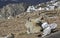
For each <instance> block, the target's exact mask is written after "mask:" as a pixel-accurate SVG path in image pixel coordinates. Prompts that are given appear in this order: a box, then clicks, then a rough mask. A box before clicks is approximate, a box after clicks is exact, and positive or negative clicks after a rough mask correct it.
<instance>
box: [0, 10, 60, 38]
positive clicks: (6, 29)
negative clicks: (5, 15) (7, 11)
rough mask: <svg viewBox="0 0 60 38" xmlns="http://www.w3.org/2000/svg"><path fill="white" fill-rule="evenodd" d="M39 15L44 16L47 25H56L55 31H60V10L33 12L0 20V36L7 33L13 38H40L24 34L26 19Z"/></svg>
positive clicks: (36, 35) (35, 35)
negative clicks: (11, 34)
mask: <svg viewBox="0 0 60 38" xmlns="http://www.w3.org/2000/svg"><path fill="white" fill-rule="evenodd" d="M41 15H46V16H47V18H45V19H46V20H45V19H44V20H45V21H48V22H49V23H53V22H55V23H56V24H58V27H57V28H56V31H59V30H60V10H52V11H34V12H30V13H27V12H23V13H21V14H19V15H16V17H15V18H13V19H1V20H0V36H5V35H8V34H9V33H13V34H14V37H15V38H40V37H38V35H39V34H41V33H37V34H29V35H28V34H26V27H25V26H24V25H25V22H26V21H27V19H28V17H30V18H38V17H40V16H41Z"/></svg>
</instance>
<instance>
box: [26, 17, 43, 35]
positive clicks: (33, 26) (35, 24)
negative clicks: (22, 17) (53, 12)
mask: <svg viewBox="0 0 60 38" xmlns="http://www.w3.org/2000/svg"><path fill="white" fill-rule="evenodd" d="M40 19H41V18H36V19H29V20H28V21H26V24H25V26H26V28H27V34H30V33H38V32H40V30H42V28H41V24H42V22H41V21H40Z"/></svg>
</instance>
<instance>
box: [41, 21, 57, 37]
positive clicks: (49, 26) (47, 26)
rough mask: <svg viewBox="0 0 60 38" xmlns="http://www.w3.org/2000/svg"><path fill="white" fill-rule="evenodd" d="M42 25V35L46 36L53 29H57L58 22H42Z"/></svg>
mask: <svg viewBox="0 0 60 38" xmlns="http://www.w3.org/2000/svg"><path fill="white" fill-rule="evenodd" d="M42 27H43V29H44V30H43V35H42V37H44V36H46V35H48V34H50V33H51V31H52V29H55V28H56V27H57V24H56V23H52V24H48V23H46V22H45V23H43V24H42Z"/></svg>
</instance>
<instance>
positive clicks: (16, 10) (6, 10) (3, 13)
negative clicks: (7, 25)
mask: <svg viewBox="0 0 60 38" xmlns="http://www.w3.org/2000/svg"><path fill="white" fill-rule="evenodd" d="M27 7H28V5H26V4H24V3H18V4H8V5H6V6H4V7H3V8H1V9H0V17H3V18H7V17H9V16H13V17H14V16H16V15H18V14H20V13H22V12H25V11H26V9H27Z"/></svg>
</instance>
